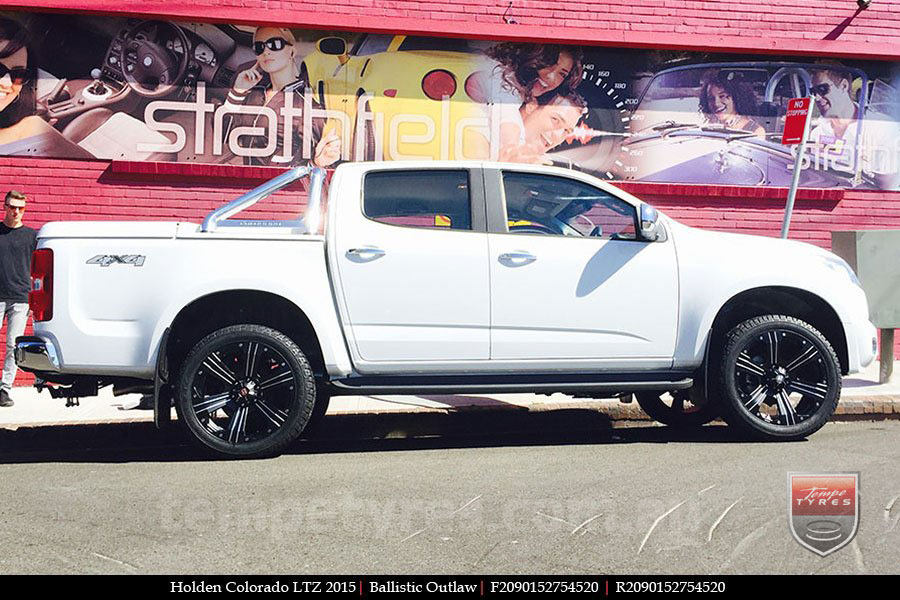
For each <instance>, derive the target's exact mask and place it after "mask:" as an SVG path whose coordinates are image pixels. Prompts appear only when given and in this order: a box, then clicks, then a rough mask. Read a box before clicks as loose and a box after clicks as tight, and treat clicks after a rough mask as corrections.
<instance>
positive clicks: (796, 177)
mask: <svg viewBox="0 0 900 600" xmlns="http://www.w3.org/2000/svg"><path fill="white" fill-rule="evenodd" d="M812 109H813V107H812V96H810V101H809V110H808V111H807V113H806V121H805V122H804V123H803V138H802V139H801V140H800V144H799V145H798V147H797V157H796V158H795V159H794V174H793V176H792V177H791V189H790V190H788V197H787V204H786V205H785V207H784V222H783V223H782V224H781V239H787V236H788V229H790V227H791V214H792V213H793V212H794V198H795V197H796V196H797V185H798V184H799V183H800V163H801V162H802V161H803V150H804V148H805V147H806V139H807V138H808V137H809V122H810V121H811V120H812Z"/></svg>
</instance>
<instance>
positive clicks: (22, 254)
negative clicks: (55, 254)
mask: <svg viewBox="0 0 900 600" xmlns="http://www.w3.org/2000/svg"><path fill="white" fill-rule="evenodd" d="M35 246H37V231H35V230H34V229H32V228H31V227H25V226H24V225H23V226H21V227H16V228H15V229H10V228H9V227H7V226H6V223H0V302H8V303H15V302H28V292H29V291H31V255H32V253H33V252H34V249H35Z"/></svg>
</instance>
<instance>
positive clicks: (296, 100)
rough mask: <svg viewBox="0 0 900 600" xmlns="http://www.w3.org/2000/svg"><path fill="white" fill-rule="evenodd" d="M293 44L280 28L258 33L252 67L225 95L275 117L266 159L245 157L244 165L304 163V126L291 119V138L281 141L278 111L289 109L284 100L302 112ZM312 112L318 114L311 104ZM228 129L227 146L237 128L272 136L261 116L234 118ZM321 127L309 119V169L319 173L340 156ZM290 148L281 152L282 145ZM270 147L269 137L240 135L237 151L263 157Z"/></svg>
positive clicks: (301, 83) (331, 137)
mask: <svg viewBox="0 0 900 600" xmlns="http://www.w3.org/2000/svg"><path fill="white" fill-rule="evenodd" d="M295 42H296V40H295V38H294V35H293V34H292V33H291V31H290V30H289V29H286V28H281V27H260V28H259V29H257V30H256V33H255V34H254V36H253V53H254V54H256V56H257V57H258V58H257V60H256V64H254V65H253V66H252V67H250V68H249V69H246V70H244V71H241V72H240V73H238V74H237V76H236V77H235V80H234V84H233V86H232V88H231V90H230V91H229V93H228V97H227V100H226V102H227V103H228V104H233V105H243V106H266V107H267V108H270V109H272V110H273V111H274V112H275V114H276V115H277V116H278V124H277V128H276V132H277V142H276V144H275V148H274V150H273V151H272V152H271V154H267V155H266V156H249V157H245V162H247V163H249V164H254V165H272V166H279V165H286V164H291V165H297V164H303V163H305V162H306V161H305V160H304V159H303V158H302V153H303V121H304V119H302V118H297V117H295V118H294V119H293V136H292V139H290V140H285V135H284V121H283V119H284V116H283V115H282V114H281V109H282V108H283V107H284V106H285V104H286V103H287V100H288V97H290V99H291V100H292V104H291V106H292V107H293V108H295V109H296V108H302V107H303V100H304V96H303V95H304V94H305V93H306V88H307V87H308V85H309V84H308V82H307V81H306V80H305V79H302V78H300V77H299V76H298V75H297V63H296V48H295ZM313 106H314V107H315V108H322V107H321V106H319V105H317V104H316V103H315V102H314V103H313ZM230 116H231V123H230V124H229V125H228V126H227V128H226V130H225V131H226V133H225V139H226V143H227V140H228V136H229V135H230V131H231V130H232V129H233V128H234V127H237V126H242V127H258V128H263V129H264V130H265V131H267V132H268V131H270V128H269V125H270V124H269V123H268V122H267V121H268V118H267V117H265V116H262V115H253V114H233V115H230ZM324 126H325V120H324V119H313V121H312V128H311V129H312V131H310V132H309V133H310V135H311V136H312V145H311V147H312V148H313V149H314V150H313V156H312V157H310V158H311V160H310V161H309V162H311V163H312V164H314V165H316V166H319V167H327V166H329V165H331V164H333V163H334V162H336V161H337V160H338V159H339V158H340V155H341V142H340V138H339V137H338V136H337V135H336V134H334V133H330V134H328V135H326V136H324V137H323V135H322V131H323V129H324ZM286 143H288V144H291V146H290V148H289V149H288V150H287V151H285V150H286V149H285V144H286ZM269 145H270V140H269V138H268V135H267V134H266V135H252V136H249V135H242V136H241V147H242V148H252V149H254V150H258V151H260V152H264V151H265V149H266V148H268V147H269Z"/></svg>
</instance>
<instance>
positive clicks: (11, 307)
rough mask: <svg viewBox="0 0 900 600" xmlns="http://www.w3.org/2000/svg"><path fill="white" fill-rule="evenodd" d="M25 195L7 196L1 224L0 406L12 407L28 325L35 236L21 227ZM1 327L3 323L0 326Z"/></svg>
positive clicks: (10, 194) (13, 193)
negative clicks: (0, 346)
mask: <svg viewBox="0 0 900 600" xmlns="http://www.w3.org/2000/svg"><path fill="white" fill-rule="evenodd" d="M26 200H27V198H26V197H25V194H23V193H21V192H17V191H14V190H10V191H9V192H7V194H6V200H5V202H4V208H5V209H6V216H5V217H4V218H3V223H2V224H0V314H2V315H3V317H2V318H3V319H6V356H5V357H4V361H3V380H2V382H0V406H12V405H13V401H12V398H10V397H9V391H10V390H11V389H12V384H13V381H14V380H15V378H16V357H15V348H16V338H17V337H18V336H20V335H22V334H23V333H25V323H26V321H28V292H29V291H30V290H31V255H32V253H33V252H34V249H35V246H36V245H37V232H36V231H35V230H34V229H32V228H30V227H25V226H24V225H23V224H22V218H23V217H24V216H25V201H26ZM0 323H2V322H0Z"/></svg>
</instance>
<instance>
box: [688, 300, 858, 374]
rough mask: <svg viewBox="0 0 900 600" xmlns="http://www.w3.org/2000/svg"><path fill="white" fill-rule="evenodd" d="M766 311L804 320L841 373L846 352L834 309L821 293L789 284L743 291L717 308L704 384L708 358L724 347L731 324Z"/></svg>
mask: <svg viewBox="0 0 900 600" xmlns="http://www.w3.org/2000/svg"><path fill="white" fill-rule="evenodd" d="M767 314H780V315H786V316H791V317H796V318H798V319H800V320H802V321H806V322H807V323H809V324H810V325H812V326H813V327H815V328H816V329H817V330H819V332H820V333H821V334H822V335H824V336H825V338H826V339H827V340H828V341H829V343H830V344H831V346H832V348H834V351H835V353H836V354H837V357H838V361H839V362H840V370H841V373H842V374H847V372H848V369H849V351H848V347H847V335H846V332H845V331H844V325H843V323H842V322H841V318H840V316H839V315H838V313H837V311H836V310H835V309H834V308H833V307H832V306H831V304H829V303H828V301H826V300H825V299H823V298H822V297H821V296H819V295H817V294H814V293H812V292H810V291H808V290H803V289H800V288H794V287H789V286H764V287H756V288H751V289H747V290H743V291H741V292H739V293H737V294H735V295H733V296H732V297H731V298H729V299H728V300H727V301H726V302H725V303H724V304H723V305H722V306H721V307H720V308H719V311H718V313H717V314H716V316H715V318H714V319H713V322H712V326H711V327H710V330H709V335H708V336H707V342H706V354H705V358H704V365H705V369H704V372H705V374H706V380H707V383H708V382H709V372H710V369H709V358H710V357H711V356H716V355H717V354H716V353H717V352H718V353H720V352H721V351H722V350H723V349H724V344H725V334H727V333H728V331H730V330H731V328H732V327H734V326H735V325H737V324H739V323H741V322H743V321H746V320H747V319H752V318H753V317H759V316H762V315H767Z"/></svg>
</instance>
